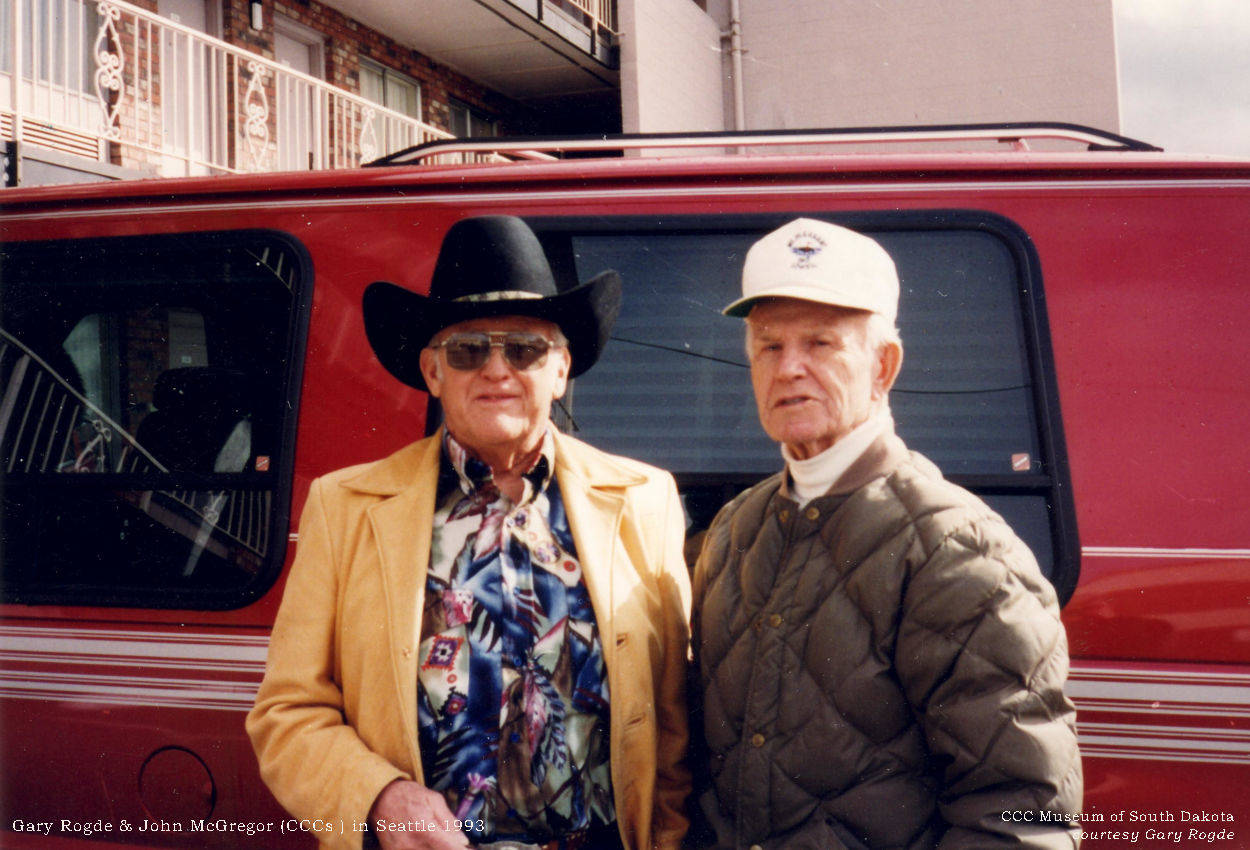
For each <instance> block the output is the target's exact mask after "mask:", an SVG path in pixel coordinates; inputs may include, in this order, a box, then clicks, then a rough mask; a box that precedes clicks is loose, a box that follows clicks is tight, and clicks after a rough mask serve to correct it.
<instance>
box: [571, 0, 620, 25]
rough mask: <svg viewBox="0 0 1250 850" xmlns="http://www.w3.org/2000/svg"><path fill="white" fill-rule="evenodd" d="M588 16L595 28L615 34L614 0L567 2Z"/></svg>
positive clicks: (572, 0)
mask: <svg viewBox="0 0 1250 850" xmlns="http://www.w3.org/2000/svg"><path fill="white" fill-rule="evenodd" d="M569 2H570V3H572V4H573V5H574V6H576V7H577V8H579V9H581V10H582V11H583V12H585V13H586V14H587V15H589V16H590V19H591V22H592V23H593V24H594V26H596V27H602V28H603V29H606V30H608V31H610V32H616V0H569Z"/></svg>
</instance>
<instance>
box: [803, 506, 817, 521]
mask: <svg viewBox="0 0 1250 850" xmlns="http://www.w3.org/2000/svg"><path fill="white" fill-rule="evenodd" d="M805 516H806V517H807V518H808V519H820V509H819V508H808V509H807V512H806V513H805Z"/></svg>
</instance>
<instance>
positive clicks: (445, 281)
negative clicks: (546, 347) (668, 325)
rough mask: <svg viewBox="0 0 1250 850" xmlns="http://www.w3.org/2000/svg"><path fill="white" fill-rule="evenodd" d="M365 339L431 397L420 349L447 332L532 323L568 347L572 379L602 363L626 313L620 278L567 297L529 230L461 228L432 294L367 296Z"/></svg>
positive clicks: (493, 219)
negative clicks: (553, 329)
mask: <svg viewBox="0 0 1250 850" xmlns="http://www.w3.org/2000/svg"><path fill="white" fill-rule="evenodd" d="M361 307H362V309H363V311H364V317H365V333H366V335H367V336H368V337H369V344H370V345H372V346H373V352H374V354H376V355H377V358H378V360H380V361H381V363H382V365H383V366H385V367H386V369H387V371H388V372H390V373H391V374H392V375H394V376H395V377H396V378H398V379H399V380H401V381H403V382H404V383H405V384H408V385H409V386H411V387H416V388H417V389H419V390H426V391H428V388H427V387H426V385H425V379H424V378H422V377H421V366H420V357H421V350H422V349H423V348H425V347H426V345H428V344H429V342H430V339H431V338H432V337H433V336H434V335H435V334H436V333H438V332H439V331H440V330H442V329H443V328H445V327H448V326H449V325H454V324H456V323H458V322H465V321H468V320H470V319H480V318H484V317H488V316H532V317H534V318H537V319H545V320H546V321H548V322H551V323H553V324H555V325H556V326H558V327H559V328H560V330H561V331H562V332H563V333H564V336H565V337H566V338H567V339H568V341H569V353H570V354H571V355H572V360H573V362H572V367H571V369H570V374H571V375H572V376H573V377H576V376H577V375H580V374H581V373H583V372H585V371H586V370H587V369H589V368H590V367H591V366H593V365H594V364H595V361H596V360H598V359H599V353H600V352H601V351H602V350H603V346H604V345H605V344H606V343H607V341H608V334H610V333H611V332H612V326H613V325H614V324H615V323H616V316H617V314H618V313H619V312H620V308H621V278H620V275H618V274H617V273H616V272H614V271H605V272H601V273H600V274H598V275H596V276H595V277H594V278H592V279H590V280H588V281H586V282H585V283H582V284H580V285H577V286H574V287H572V288H570V289H566V290H565V291H563V292H561V291H560V290H559V289H558V288H557V287H556V281H555V276H554V275H553V274H552V271H551V264H550V262H548V260H547V255H546V254H545V253H543V249H542V245H541V244H539V242H538V237H537V236H535V235H534V231H532V230H530V228H529V225H527V224H526V223H525V222H524V221H522V220H521V219H519V218H516V217H515V216H502V215H501V216H482V217H480V218H467V219H464V220H463V221H458V222H456V223H455V224H454V225H452V227H451V229H450V230H448V231H447V236H446V237H444V239H443V245H442V248H441V249H439V252H438V261H437V262H436V263H435V265H434V276H433V278H432V279H431V281H430V294H429V295H428V296H426V295H418V294H417V293H415V292H412V291H411V290H408V289H404V288H403V287H400V286H396V285H395V284H393V283H387V282H386V281H377V282H375V283H371V284H370V285H369V286H368V288H367V289H365V295H364V299H363V302H362V304H361Z"/></svg>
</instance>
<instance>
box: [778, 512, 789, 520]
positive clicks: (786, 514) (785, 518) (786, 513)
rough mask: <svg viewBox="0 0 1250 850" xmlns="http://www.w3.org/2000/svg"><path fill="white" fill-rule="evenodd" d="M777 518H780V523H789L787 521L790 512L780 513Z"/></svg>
mask: <svg viewBox="0 0 1250 850" xmlns="http://www.w3.org/2000/svg"><path fill="white" fill-rule="evenodd" d="M779 516H780V517H781V521H782V522H789V521H790V512H789V511H782V512H781V513H780V514H779Z"/></svg>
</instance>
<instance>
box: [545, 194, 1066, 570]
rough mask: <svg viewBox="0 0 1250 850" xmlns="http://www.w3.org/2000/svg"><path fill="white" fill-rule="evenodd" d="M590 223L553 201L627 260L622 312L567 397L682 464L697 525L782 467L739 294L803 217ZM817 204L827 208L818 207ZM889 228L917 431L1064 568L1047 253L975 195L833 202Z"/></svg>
mask: <svg viewBox="0 0 1250 850" xmlns="http://www.w3.org/2000/svg"><path fill="white" fill-rule="evenodd" d="M799 214H800V213H796V214H795V215H791V216H768V217H752V218H750V219H747V218H738V219H734V218H717V219H712V218H710V217H709V218H703V217H700V218H690V219H666V220H664V221H654V222H648V221H644V220H642V219H633V220H623V221H621V222H620V224H619V225H618V226H616V227H614V226H613V225H612V224H611V223H605V222H603V221H602V220H599V221H596V222H593V223H585V224H584V225H582V226H580V227H579V223H576V222H571V221H567V220H564V221H552V220H540V219H535V220H534V221H533V222H532V224H533V225H534V226H535V228H536V229H538V230H540V231H541V232H542V234H543V239H544V242H545V243H546V245H547V247H548V249H549V251H550V252H551V253H552V254H553V255H555V256H556V257H561V256H563V257H565V258H566V262H567V263H568V264H570V265H572V266H573V267H574V268H575V269H576V276H577V277H578V278H579V279H581V280H585V279H586V278H588V277H590V276H591V275H593V274H595V273H597V272H599V271H601V270H603V269H605V268H612V269H616V270H617V271H619V272H620V273H621V276H622V278H623V281H624V299H623V305H622V312H621V317H620V319H619V320H618V322H617V325H616V328H615V331H614V333H613V341H612V342H611V343H610V344H609V345H608V347H607V349H606V350H605V352H604V354H603V356H602V358H601V359H600V361H599V363H598V365H596V367H595V368H594V369H592V370H591V371H590V372H588V373H586V374H585V375H583V376H581V377H579V378H578V379H577V380H576V381H575V382H574V385H573V388H572V390H571V392H570V396H569V398H568V399H566V400H565V404H566V407H567V408H568V411H569V413H570V414H571V419H572V421H571V423H570V425H569V428H570V429H571V430H572V429H575V430H577V432H578V433H579V435H580V436H583V437H584V438H585V439H587V440H589V441H590V442H592V443H594V444H595V445H598V446H600V447H602V448H604V449H606V450H608V451H613V452H618V453H620V454H624V455H627V456H630V457H636V458H639V459H641V460H646V461H648V462H651V463H654V464H656V465H658V466H661V467H663V468H665V469H669V470H671V471H672V472H673V473H674V474H675V475H676V477H677V479H678V484H679V486H680V487H681V490H682V493H683V497H684V498H685V501H686V508H687V513H688V515H689V517H690V519H691V521H692V528H691V531H692V532H693V533H697V531H698V530H699V529H700V528H703V527H705V526H706V525H707V524H708V523H710V521H711V519H712V517H713V516H714V515H715V512H716V510H717V509H718V508H719V507H720V505H721V504H723V503H724V502H725V501H726V500H727V499H729V498H731V497H732V496H733V495H735V494H736V493H737V492H739V491H740V490H741V489H742V488H744V487H746V486H749V485H750V484H752V483H754V482H755V481H758V480H759V479H761V478H763V477H765V476H766V475H769V474H771V473H773V472H776V471H777V470H779V469H780V468H781V466H782V459H781V455H780V452H779V450H778V447H777V446H776V445H775V444H773V443H772V442H771V441H770V440H769V439H768V438H767V437H766V436H765V435H764V432H763V430H762V429H761V427H760V425H759V420H758V417H757V415H756V410H755V402H754V397H753V395H752V392H751V386H750V376H749V370H748V367H747V359H746V354H745V349H744V328H743V323H742V321H741V320H740V319H734V318H728V317H725V316H723V315H721V312H720V311H721V309H722V308H723V307H724V306H725V305H726V304H728V303H729V302H730V301H732V300H734V299H735V298H736V297H738V294H739V291H740V279H739V275H740V274H741V269H742V262H743V258H744V256H745V253H746V251H747V249H748V248H749V247H750V245H751V243H752V242H754V241H755V240H756V239H758V238H759V237H760V236H762V235H763V234H764V233H766V232H768V231H769V230H771V229H773V228H775V227H777V226H780V225H781V224H783V223H785V222H786V221H789V220H790V219H791V218H795V217H797V216H798V215H799ZM801 214H802V215H806V216H813V213H812V212H808V211H805V212H803V213H801ZM816 217H824V218H826V219H827V220H830V221H835V222H837V223H839V224H844V225H847V226H850V227H853V228H855V229H858V230H861V231H862V232H865V233H867V234H868V235H871V236H872V237H874V238H875V239H877V240H878V241H879V242H880V243H881V244H882V245H883V246H884V247H885V249H886V250H887V251H888V252H889V253H890V255H891V256H892V257H893V259H894V261H895V263H896V265H897V267H898V270H899V275H900V279H901V285H902V296H901V305H900V311H899V320H898V326H899V330H900V333H901V335H902V339H903V348H904V358H903V369H902V373H901V375H900V377H899V380H898V382H897V384H896V386H895V389H894V391H893V393H892V394H891V406H892V409H893V413H894V418H895V421H896V423H897V426H898V431H899V434H900V435H901V436H902V437H903V439H904V440H906V442H907V443H908V445H909V447H911V448H912V449H914V450H917V451H920V452H922V453H923V454H925V455H926V456H927V457H929V458H930V459H931V460H932V461H934V462H935V463H936V464H937V465H938V466H939V467H940V468H941V469H942V471H943V473H944V474H945V475H946V476H947V477H948V478H950V479H952V480H954V481H956V482H957V483H960V484H962V485H964V486H966V487H968V488H969V489H971V490H973V491H974V492H977V493H979V494H980V495H981V496H982V497H983V498H985V499H986V500H987V501H988V502H989V503H990V504H991V505H992V506H993V507H994V508H995V509H996V510H998V511H999V512H1000V513H1002V514H1003V515H1004V516H1005V517H1006V518H1007V520H1008V521H1009V522H1011V523H1012V525H1013V527H1014V528H1015V529H1016V531H1017V533H1019V534H1020V535H1021V537H1022V538H1024V539H1025V540H1026V542H1028V543H1029V544H1030V546H1031V547H1032V548H1033V550H1034V553H1035V554H1036V556H1037V558H1038V561H1039V562H1040V563H1041V565H1042V567H1043V569H1044V570H1046V571H1047V572H1048V573H1049V574H1050V575H1051V576H1052V579H1062V581H1057V582H1056V583H1057V584H1064V585H1066V583H1067V577H1066V576H1063V575H1061V574H1062V573H1063V572H1064V570H1065V569H1067V568H1068V567H1069V566H1070V567H1071V569H1073V570H1074V569H1075V566H1076V563H1075V558H1073V557H1071V556H1068V555H1065V553H1067V552H1074V551H1075V550H1074V549H1073V547H1074V546H1075V535H1074V534H1073V533H1072V532H1071V529H1072V528H1073V522H1072V513H1071V499H1070V498H1069V497H1068V495H1067V490H1066V487H1065V486H1064V482H1065V481H1066V470H1065V467H1064V462H1063V457H1062V449H1061V446H1062V439H1061V432H1060V429H1059V426H1058V408H1057V404H1056V402H1055V395H1054V392H1053V386H1052V376H1051V375H1050V371H1049V370H1050V366H1049V363H1050V358H1049V353H1048V352H1049V346H1048V342H1047V340H1046V338H1045V336H1044V330H1045V325H1044V313H1043V311H1042V309H1041V301H1040V298H1041V288H1040V279H1038V277H1039V275H1038V268H1037V264H1036V262H1035V259H1034V258H1033V257H1032V254H1031V248H1030V247H1029V245H1028V242H1027V238H1026V237H1025V236H1024V234H1023V233H1022V232H1021V231H1019V229H1018V228H1016V227H1015V226H1014V225H1012V224H1011V223H1010V222H1006V221H1004V220H1002V219H999V218H997V217H995V216H989V215H985V214H980V213H974V212H942V213H883V214H850V215H838V214H826V215H823V216H821V215H820V214H816Z"/></svg>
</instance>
